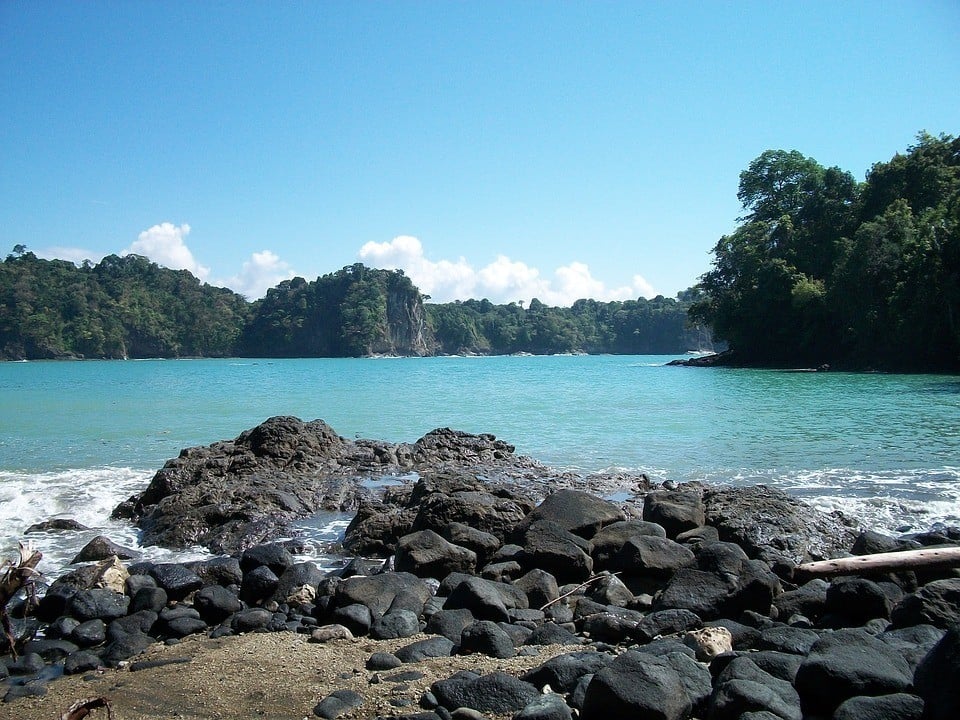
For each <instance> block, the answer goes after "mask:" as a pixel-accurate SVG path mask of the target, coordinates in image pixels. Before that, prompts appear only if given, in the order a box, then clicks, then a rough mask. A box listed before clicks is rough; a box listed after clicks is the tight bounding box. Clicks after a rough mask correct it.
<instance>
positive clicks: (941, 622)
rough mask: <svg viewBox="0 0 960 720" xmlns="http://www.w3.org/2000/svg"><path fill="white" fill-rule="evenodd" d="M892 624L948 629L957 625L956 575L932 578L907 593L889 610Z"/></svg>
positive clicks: (959, 594) (959, 586) (959, 595)
mask: <svg viewBox="0 0 960 720" xmlns="http://www.w3.org/2000/svg"><path fill="white" fill-rule="evenodd" d="M890 620H891V621H892V623H893V626H894V627H898V628H901V627H907V626H910V625H920V624H930V625H933V626H935V627H938V628H944V629H946V628H949V627H952V626H954V625H957V624H960V578H951V579H947V580H935V581H933V582H930V583H927V584H926V585H924V586H923V587H922V588H920V589H919V590H917V591H916V592H915V593H912V594H910V595H907V596H906V597H904V598H903V600H901V601H900V602H899V603H898V604H897V606H896V607H895V608H894V609H893V612H892V613H891V615H890Z"/></svg>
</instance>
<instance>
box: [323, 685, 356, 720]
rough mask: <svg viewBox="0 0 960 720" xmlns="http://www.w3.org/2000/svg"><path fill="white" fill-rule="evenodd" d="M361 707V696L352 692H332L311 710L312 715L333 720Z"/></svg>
mask: <svg viewBox="0 0 960 720" xmlns="http://www.w3.org/2000/svg"><path fill="white" fill-rule="evenodd" d="M361 705H363V696H361V695H360V694H359V693H357V692H355V691H353V690H334V691H333V692H332V693H330V694H329V695H327V696H326V697H325V698H324V699H323V700H321V701H320V702H319V703H317V704H316V706H314V708H313V714H314V715H316V716H317V717H319V718H324V719H325V720H334V718H338V717H340V716H341V715H343V714H344V713H346V712H349V711H350V710H353V709H354V708H358V707H360V706H361Z"/></svg>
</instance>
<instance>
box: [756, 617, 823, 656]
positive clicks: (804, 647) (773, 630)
mask: <svg viewBox="0 0 960 720" xmlns="http://www.w3.org/2000/svg"><path fill="white" fill-rule="evenodd" d="M819 639H820V634H819V633H816V632H814V631H813V630H807V629H805V628H798V627H791V626H789V625H776V626H774V627H770V628H765V629H764V630H762V631H761V632H760V639H759V640H758V641H757V648H759V649H760V650H774V651H776V652H781V653H788V654H791V655H804V656H806V655H807V654H809V652H810V649H811V648H812V647H813V646H814V644H815V643H816V642H817V641H818V640H819Z"/></svg>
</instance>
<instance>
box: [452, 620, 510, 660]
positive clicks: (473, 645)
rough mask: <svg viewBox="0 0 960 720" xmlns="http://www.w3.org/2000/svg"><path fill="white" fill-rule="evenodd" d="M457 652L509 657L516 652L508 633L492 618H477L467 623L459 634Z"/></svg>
mask: <svg viewBox="0 0 960 720" xmlns="http://www.w3.org/2000/svg"><path fill="white" fill-rule="evenodd" d="M458 652H459V653H460V654H461V655H469V654H471V653H480V654H482V655H487V656H489V657H495V658H511V657H513V656H514V655H516V654H517V651H516V648H515V647H514V644H513V640H512V639H511V637H510V635H508V634H507V632H506V631H505V630H504V629H503V628H501V627H500V626H499V625H497V623H495V622H493V621H492V620H478V621H477V622H474V623H471V624H470V625H467V626H466V627H465V628H464V629H463V631H462V632H461V634H460V645H459V648H458Z"/></svg>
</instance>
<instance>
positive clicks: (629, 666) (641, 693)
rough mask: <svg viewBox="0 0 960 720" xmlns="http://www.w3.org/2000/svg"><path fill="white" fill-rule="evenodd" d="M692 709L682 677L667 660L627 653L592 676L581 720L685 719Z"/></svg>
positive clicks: (637, 653) (644, 654) (642, 654)
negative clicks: (611, 719)
mask: <svg viewBox="0 0 960 720" xmlns="http://www.w3.org/2000/svg"><path fill="white" fill-rule="evenodd" d="M692 708H693V702H692V700H691V699H690V697H689V695H688V694H687V692H686V690H685V689H684V686H683V683H682V682H681V680H680V676H679V674H678V673H677V671H676V670H675V669H674V668H673V667H671V666H670V664H669V663H668V662H667V660H666V659H664V658H660V657H655V656H653V655H648V654H646V653H640V652H636V651H634V650H628V651H627V652H625V653H623V654H622V655H620V656H619V657H617V658H616V659H615V660H614V661H613V662H611V663H610V664H609V665H607V666H606V667H604V668H602V669H601V670H600V671H599V672H597V673H596V674H595V675H594V676H593V680H592V681H591V682H590V685H589V686H588V687H587V693H586V696H585V697H584V701H583V710H582V711H581V713H580V717H581V718H582V720H598V719H601V718H602V720H609V718H616V717H623V718H626V717H644V718H651V720H686V718H688V717H689V714H690V712H691V710H692Z"/></svg>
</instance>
